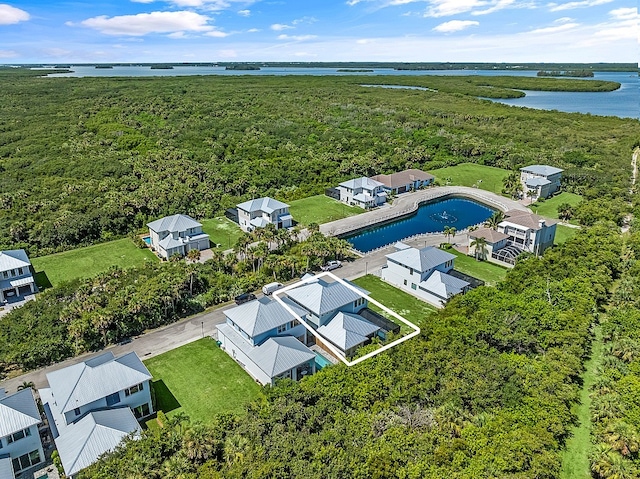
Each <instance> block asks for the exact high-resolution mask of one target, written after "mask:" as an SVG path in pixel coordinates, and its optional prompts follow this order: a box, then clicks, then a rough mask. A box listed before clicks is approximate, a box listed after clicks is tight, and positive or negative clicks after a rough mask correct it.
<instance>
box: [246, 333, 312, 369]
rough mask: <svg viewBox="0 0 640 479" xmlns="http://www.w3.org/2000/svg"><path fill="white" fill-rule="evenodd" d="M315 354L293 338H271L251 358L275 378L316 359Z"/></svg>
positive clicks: (250, 354)
mask: <svg viewBox="0 0 640 479" xmlns="http://www.w3.org/2000/svg"><path fill="white" fill-rule="evenodd" d="M315 356H316V355H315V353H314V352H313V351H311V350H310V349H309V348H308V347H306V346H305V345H304V344H302V343H301V342H300V341H298V340H297V339H296V338H294V337H293V336H278V337H275V338H269V339H268V340H267V341H265V342H264V343H263V344H262V345H260V346H258V347H257V348H254V349H253V351H251V352H250V353H249V358H250V359H251V360H252V361H253V362H254V363H256V364H257V365H258V367H259V368H260V369H262V370H263V371H264V372H265V373H267V374H268V375H269V377H271V378H273V377H275V376H278V375H280V374H282V373H285V372H287V371H289V370H290V369H292V368H295V367H297V366H300V365H301V364H303V363H306V362H307V361H309V360H311V359H313V358H315Z"/></svg>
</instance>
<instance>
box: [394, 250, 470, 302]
mask: <svg viewBox="0 0 640 479" xmlns="http://www.w3.org/2000/svg"><path fill="white" fill-rule="evenodd" d="M395 248H396V251H394V252H393V253H390V254H388V255H386V258H387V264H386V266H383V267H382V270H381V277H382V279H383V280H384V281H387V282H388V283H391V284H393V285H394V286H396V287H398V288H400V289H403V290H405V291H407V292H409V293H411V294H413V295H414V296H417V297H419V298H421V299H423V300H424V301H427V302H428V303H430V304H433V305H434V306H437V307H442V306H443V304H444V303H445V302H446V301H448V300H449V299H450V298H451V297H452V296H455V295H457V294H462V293H465V292H467V291H468V289H469V287H470V283H468V282H466V281H464V280H462V279H459V278H457V277H455V276H452V275H451V274H448V273H449V272H451V270H453V266H454V261H455V258H456V257H455V255H453V254H451V253H447V252H446V251H442V250H440V249H438V248H436V247H434V246H427V247H425V248H421V249H418V248H411V247H410V246H408V245H406V244H404V243H397V244H396V246H395Z"/></svg>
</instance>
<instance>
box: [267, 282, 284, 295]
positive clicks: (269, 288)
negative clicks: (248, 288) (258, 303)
mask: <svg viewBox="0 0 640 479" xmlns="http://www.w3.org/2000/svg"><path fill="white" fill-rule="evenodd" d="M282 287H283V285H282V283H278V282H274V283H269V284H265V285H264V286H263V287H262V292H263V293H264V295H265V296H269V295H270V294H271V293H273V292H274V291H278V290H279V289H280V288H282Z"/></svg>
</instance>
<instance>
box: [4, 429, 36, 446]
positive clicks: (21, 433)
mask: <svg viewBox="0 0 640 479" xmlns="http://www.w3.org/2000/svg"><path fill="white" fill-rule="evenodd" d="M28 436H31V429H29V428H27V429H23V430H22V431H18V432H14V433H13V434H9V436H7V444H11V443H14V442H16V441H19V440H20V439H22V438H25V437H28Z"/></svg>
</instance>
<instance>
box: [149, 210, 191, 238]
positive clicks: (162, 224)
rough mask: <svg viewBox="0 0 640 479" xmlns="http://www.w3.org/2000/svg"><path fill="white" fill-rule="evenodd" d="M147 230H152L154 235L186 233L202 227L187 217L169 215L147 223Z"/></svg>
mask: <svg viewBox="0 0 640 479" xmlns="http://www.w3.org/2000/svg"><path fill="white" fill-rule="evenodd" d="M147 226H148V227H149V229H152V230H153V231H155V232H156V233H160V232H161V231H171V232H174V231H178V232H181V231H187V230H188V229H189V228H198V227H200V226H202V224H201V223H198V222H197V221H196V220H194V219H193V218H192V217H191V216H189V215H179V214H178V215H171V216H165V217H164V218H160V219H159V220H155V221H152V222H151V223H147Z"/></svg>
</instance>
